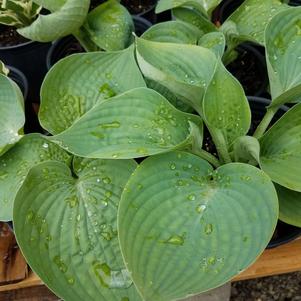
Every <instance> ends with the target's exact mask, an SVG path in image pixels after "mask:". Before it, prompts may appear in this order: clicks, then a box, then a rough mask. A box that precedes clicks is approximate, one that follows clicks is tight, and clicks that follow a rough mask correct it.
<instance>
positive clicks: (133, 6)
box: [121, 0, 157, 15]
mask: <svg viewBox="0 0 301 301" xmlns="http://www.w3.org/2000/svg"><path fill="white" fill-rule="evenodd" d="M156 3H157V1H156V0H143V1H141V0H122V1H121V4H122V5H124V6H125V7H126V8H127V9H128V10H129V12H130V13H131V14H133V15H138V14H143V13H144V12H147V11H149V10H150V9H151V8H152V7H153V6H154V5H155V4H156Z"/></svg>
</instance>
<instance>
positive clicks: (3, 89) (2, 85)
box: [0, 69, 25, 155]
mask: <svg viewBox="0 0 301 301" xmlns="http://www.w3.org/2000/svg"><path fill="white" fill-rule="evenodd" d="M4 70H5V69H4ZM0 106H1V110H0V155H1V154H3V153H4V152H5V151H7V150H8V149H9V148H10V147H11V146H12V145H14V144H15V143H16V142H17V141H18V140H19V139H20V138H21V135H20V134H21V132H22V130H23V125H24V123H25V115H24V108H23V106H24V104H23V96H22V92H21V90H20V88H19V87H18V86H17V85H16V83H15V82H13V81H12V80H11V79H9V78H8V77H6V76H5V75H3V74H0Z"/></svg>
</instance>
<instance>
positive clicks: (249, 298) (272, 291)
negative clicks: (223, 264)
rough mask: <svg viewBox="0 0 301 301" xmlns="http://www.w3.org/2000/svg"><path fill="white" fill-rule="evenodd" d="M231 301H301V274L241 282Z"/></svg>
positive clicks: (236, 287) (235, 288)
mask: <svg viewBox="0 0 301 301" xmlns="http://www.w3.org/2000/svg"><path fill="white" fill-rule="evenodd" d="M231 293H232V294H231V301H301V272H296V273H290V274H284V275H278V276H273V277H265V278H259V279H254V280H247V281H239V282H235V283H233V284H232V290H231Z"/></svg>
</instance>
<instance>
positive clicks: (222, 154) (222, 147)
mask: <svg viewBox="0 0 301 301" xmlns="http://www.w3.org/2000/svg"><path fill="white" fill-rule="evenodd" d="M207 128H208V129H209V132H210V135H211V137H212V139H213V142H214V144H215V147H216V150H217V152H218V155H219V158H220V160H222V161H223V162H224V163H230V162H232V160H231V157H230V154H229V152H228V147H227V143H226V141H225V137H224V136H223V134H222V132H221V131H220V130H212V129H210V128H209V127H207Z"/></svg>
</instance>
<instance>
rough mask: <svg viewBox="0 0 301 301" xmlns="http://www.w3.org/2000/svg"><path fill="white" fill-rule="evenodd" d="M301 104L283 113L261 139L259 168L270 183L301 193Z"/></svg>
mask: <svg viewBox="0 0 301 301" xmlns="http://www.w3.org/2000/svg"><path fill="white" fill-rule="evenodd" d="M300 133H301V104H298V105H295V106H294V107H293V108H292V109H290V110H289V111H288V112H287V113H285V114H284V115H283V116H282V117H281V118H280V119H279V120H278V121H277V122H276V123H275V124H274V125H273V126H272V127H271V128H270V129H269V130H268V131H267V132H266V133H265V135H264V136H263V137H262V138H261V139H260V146H261V154H260V163H261V168H262V169H263V170H264V171H265V172H266V173H267V174H268V175H269V176H270V177H271V179H272V180H273V181H274V182H276V183H278V184H280V185H282V186H284V187H287V188H289V189H292V190H296V191H300V192H301V181H300V178H301V168H300V166H301V135H300Z"/></svg>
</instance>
